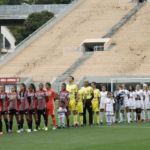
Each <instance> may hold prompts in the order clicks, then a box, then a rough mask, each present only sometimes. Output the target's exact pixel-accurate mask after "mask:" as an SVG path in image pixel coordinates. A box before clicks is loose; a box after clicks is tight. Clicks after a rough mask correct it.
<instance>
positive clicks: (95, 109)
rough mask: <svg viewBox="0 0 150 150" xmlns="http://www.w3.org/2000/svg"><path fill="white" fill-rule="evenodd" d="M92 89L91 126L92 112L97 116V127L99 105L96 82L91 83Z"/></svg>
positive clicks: (98, 92)
mask: <svg viewBox="0 0 150 150" xmlns="http://www.w3.org/2000/svg"><path fill="white" fill-rule="evenodd" d="M92 88H93V92H94V98H93V100H92V112H93V124H94V112H96V114H97V125H99V122H100V118H99V105H100V91H99V89H97V88H96V82H92Z"/></svg>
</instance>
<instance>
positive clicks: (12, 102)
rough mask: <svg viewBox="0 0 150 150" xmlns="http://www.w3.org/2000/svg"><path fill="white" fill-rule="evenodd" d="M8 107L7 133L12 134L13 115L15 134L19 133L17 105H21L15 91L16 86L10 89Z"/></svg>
mask: <svg viewBox="0 0 150 150" xmlns="http://www.w3.org/2000/svg"><path fill="white" fill-rule="evenodd" d="M8 98H9V100H8V105H9V121H10V122H9V127H10V129H9V132H12V125H13V115H15V116H16V120H17V125H18V131H17V133H21V130H20V129H21V128H20V120H19V105H20V104H21V100H20V96H19V95H18V93H17V91H16V86H12V87H11V94H10V95H9V96H8Z"/></svg>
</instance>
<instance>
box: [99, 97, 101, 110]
mask: <svg viewBox="0 0 150 150" xmlns="http://www.w3.org/2000/svg"><path fill="white" fill-rule="evenodd" d="M100 99H101V98H100V97H98V108H99V106H100Z"/></svg>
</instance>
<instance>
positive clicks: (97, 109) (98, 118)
mask: <svg viewBox="0 0 150 150" xmlns="http://www.w3.org/2000/svg"><path fill="white" fill-rule="evenodd" d="M95 112H96V120H97V125H99V123H100V116H99V107H98V101H97V102H96V103H95Z"/></svg>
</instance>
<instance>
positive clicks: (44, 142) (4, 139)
mask: <svg viewBox="0 0 150 150" xmlns="http://www.w3.org/2000/svg"><path fill="white" fill-rule="evenodd" d="M56 103H57V102H56ZM87 118H88V116H87ZM41 119H42V118H41ZM95 119H96V117H95ZM56 120H58V119H57V112H56ZM78 120H79V119H78ZM42 121H43V119H42ZM95 122H96V120H95ZM51 123H52V121H51V117H49V125H48V128H49V130H48V131H43V130H42V129H41V130H40V131H38V132H31V133H27V132H22V133H20V134H18V133H16V131H17V124H16V122H15V121H14V125H13V132H12V133H9V134H3V135H0V150H8V149H11V150H48V149H50V150H87V149H88V150H100V149H103V150H111V149H115V150H116V149H117V150H140V149H143V150H149V149H150V122H146V123H144V122H141V123H130V124H128V123H127V124H123V123H121V124H115V125H111V126H106V125H105V124H103V125H100V126H96V125H95V126H92V127H90V126H86V127H77V128H74V127H70V129H57V130H55V131H53V130H52V126H50V124H51ZM70 125H72V122H71V123H70ZM43 126H44V122H42V123H41V128H42V127H43ZM33 127H35V125H34V122H33ZM24 129H27V125H26V123H25V125H24ZM4 130H5V124H4V122H3V131H4Z"/></svg>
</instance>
